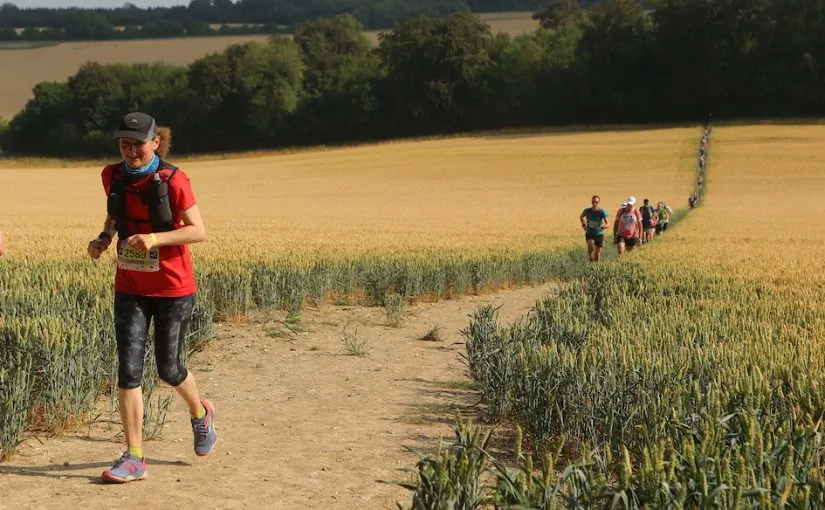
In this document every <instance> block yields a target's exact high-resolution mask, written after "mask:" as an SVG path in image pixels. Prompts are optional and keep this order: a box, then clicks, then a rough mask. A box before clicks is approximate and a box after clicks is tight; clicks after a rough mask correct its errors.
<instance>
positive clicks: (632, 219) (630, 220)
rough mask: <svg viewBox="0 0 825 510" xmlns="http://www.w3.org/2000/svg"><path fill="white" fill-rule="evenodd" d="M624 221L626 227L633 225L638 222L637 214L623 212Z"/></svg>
mask: <svg viewBox="0 0 825 510" xmlns="http://www.w3.org/2000/svg"><path fill="white" fill-rule="evenodd" d="M622 223H623V224H624V225H625V226H626V227H632V226H633V225H635V224H636V216H635V215H633V214H622Z"/></svg>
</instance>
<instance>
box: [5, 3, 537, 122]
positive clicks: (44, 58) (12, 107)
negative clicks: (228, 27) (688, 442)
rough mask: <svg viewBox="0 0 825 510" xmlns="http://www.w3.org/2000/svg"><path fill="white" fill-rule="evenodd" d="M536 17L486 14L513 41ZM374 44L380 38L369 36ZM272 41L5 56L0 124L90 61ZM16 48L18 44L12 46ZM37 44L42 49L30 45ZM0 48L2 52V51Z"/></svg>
mask: <svg viewBox="0 0 825 510" xmlns="http://www.w3.org/2000/svg"><path fill="white" fill-rule="evenodd" d="M531 16H532V14H531V13H527V12H525V13H496V14H481V15H480V18H481V19H482V20H484V21H485V22H487V23H489V24H490V26H491V27H492V29H493V32H508V33H510V34H512V35H516V34H520V33H525V32H530V31H532V30H535V29H536V28H538V22H537V21H535V20H533V19H531ZM366 35H367V37H368V38H369V39H370V40H371V41H374V42H377V41H378V32H377V31H372V32H367V33H366ZM266 39H267V36H263V35H257V36H256V35H250V36H226V37H183V38H177V39H142V40H135V41H105V42H68V43H61V44H59V45H57V46H50V47H46V48H35V49H18V50H16V51H0V69H4V70H7V71H9V72H4V76H3V79H2V80H0V118H5V119H11V118H12V117H13V116H14V115H15V114H17V112H19V111H20V109H21V108H23V106H25V104H26V101H28V100H29V98H31V91H32V88H33V87H34V86H35V85H37V84H38V83H39V82H42V81H62V80H65V79H66V78H68V77H69V76H71V75H73V74H74V73H75V72H77V70H78V68H79V67H80V66H82V65H83V64H84V63H86V62H88V61H94V62H100V63H102V64H112V63H119V62H128V63H137V62H152V61H157V60H161V61H165V62H169V63H171V64H177V65H185V64H188V63H190V62H192V61H194V60H197V59H198V58H200V57H203V56H205V55H207V54H209V53H214V52H218V51H222V50H223V49H224V48H226V47H227V46H230V45H232V44H240V43H243V42H247V41H265V40H266ZM12 44H17V43H12ZM25 44H37V43H25ZM0 48H3V46H2V45H0Z"/></svg>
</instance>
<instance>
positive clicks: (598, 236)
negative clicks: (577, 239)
mask: <svg viewBox="0 0 825 510" xmlns="http://www.w3.org/2000/svg"><path fill="white" fill-rule="evenodd" d="M590 202H591V204H592V207H588V208H586V209H585V210H583V211H582V213H581V215H580V216H579V219H580V220H581V224H582V229H584V232H585V234H584V239H585V241H587V255H588V256H589V257H590V262H598V261H599V260H601V254H602V247H603V246H604V229H606V228H607V226H608V223H607V211H605V210H604V209H602V208H600V207H599V203H600V202H601V199H600V198H599V195H593V198H592V199H591V201H590Z"/></svg>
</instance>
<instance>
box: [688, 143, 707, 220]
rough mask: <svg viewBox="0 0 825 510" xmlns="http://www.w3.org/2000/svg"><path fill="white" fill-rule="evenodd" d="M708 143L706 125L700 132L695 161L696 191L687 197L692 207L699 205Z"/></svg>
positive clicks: (703, 182)
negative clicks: (697, 154) (700, 136)
mask: <svg viewBox="0 0 825 510" xmlns="http://www.w3.org/2000/svg"><path fill="white" fill-rule="evenodd" d="M709 143H710V127H706V128H705V130H704V132H703V133H702V139H701V140H700V141H699V158H698V161H697V163H696V173H697V178H696V191H694V192H693V193H691V194H690V196H689V197H688V205H689V206H690V208H691V209H694V208H695V207H696V206H697V205H699V193H700V192H701V191H702V186H703V185H704V184H705V169H706V168H707V162H708V144H709Z"/></svg>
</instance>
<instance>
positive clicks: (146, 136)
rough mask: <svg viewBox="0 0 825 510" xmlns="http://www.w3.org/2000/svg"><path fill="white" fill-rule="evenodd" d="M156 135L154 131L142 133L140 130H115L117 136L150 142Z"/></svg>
mask: <svg viewBox="0 0 825 510" xmlns="http://www.w3.org/2000/svg"><path fill="white" fill-rule="evenodd" d="M155 136H156V135H155V134H153V133H140V132H138V131H115V138H131V139H133V140H140V141H141V142H148V141H150V140H151V139H152V138H154V137H155Z"/></svg>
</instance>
